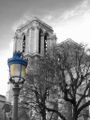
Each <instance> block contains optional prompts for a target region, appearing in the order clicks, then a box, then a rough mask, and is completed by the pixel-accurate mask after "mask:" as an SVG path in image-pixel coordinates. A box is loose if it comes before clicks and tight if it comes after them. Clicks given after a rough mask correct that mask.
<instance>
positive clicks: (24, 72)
mask: <svg viewBox="0 0 90 120" xmlns="http://www.w3.org/2000/svg"><path fill="white" fill-rule="evenodd" d="M21 77H22V78H24V79H25V77H26V66H24V65H22V72H21Z"/></svg>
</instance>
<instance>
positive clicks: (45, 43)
mask: <svg viewBox="0 0 90 120" xmlns="http://www.w3.org/2000/svg"><path fill="white" fill-rule="evenodd" d="M47 37H48V34H47V33H46V34H45V36H44V54H47Z"/></svg>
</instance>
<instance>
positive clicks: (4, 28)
mask: <svg viewBox="0 0 90 120" xmlns="http://www.w3.org/2000/svg"><path fill="white" fill-rule="evenodd" d="M89 1H90V0H1V1H0V74H1V77H0V94H4V95H5V93H6V90H7V81H8V77H7V76H8V67H7V64H6V63H7V58H8V57H9V56H11V54H12V47H11V45H12V40H13V37H14V32H15V29H16V28H17V26H18V25H20V24H22V23H24V22H25V21H26V20H28V19H31V18H32V17H33V16H36V17H38V18H40V19H41V20H43V21H44V22H46V23H47V24H49V25H51V26H52V27H53V29H54V32H55V33H56V35H57V38H58V42H60V41H63V40H65V39H67V38H71V39H73V40H75V41H76V42H79V43H80V42H81V43H85V44H88V45H90V42H89V41H90V33H89V31H90V2H89Z"/></svg>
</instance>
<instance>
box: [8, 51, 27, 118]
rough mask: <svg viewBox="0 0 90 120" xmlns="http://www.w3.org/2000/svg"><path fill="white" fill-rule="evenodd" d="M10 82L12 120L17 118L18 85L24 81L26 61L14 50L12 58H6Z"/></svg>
mask: <svg viewBox="0 0 90 120" xmlns="http://www.w3.org/2000/svg"><path fill="white" fill-rule="evenodd" d="M8 66H9V74H10V83H12V84H13V86H14V87H13V96H14V105H13V120H18V96H19V92H20V85H22V84H23V83H24V81H25V77H26V67H27V61H26V60H25V59H23V56H22V54H21V53H20V52H15V53H14V54H13V57H12V58H9V59H8Z"/></svg>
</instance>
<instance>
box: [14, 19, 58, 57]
mask: <svg viewBox="0 0 90 120" xmlns="http://www.w3.org/2000/svg"><path fill="white" fill-rule="evenodd" d="M54 45H56V36H55V34H54V33H53V29H52V27H51V26H49V25H47V24H46V23H44V22H43V21H41V20H40V19H38V18H36V17H35V18H34V19H32V20H31V21H28V22H26V24H24V25H22V26H20V27H19V28H18V29H17V30H16V33H15V37H14V51H13V52H15V51H17V52H18V51H20V52H22V53H23V54H24V55H25V56H28V55H29V56H35V55H40V56H42V55H44V54H46V52H47V51H48V49H49V48H50V47H52V46H54Z"/></svg>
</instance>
